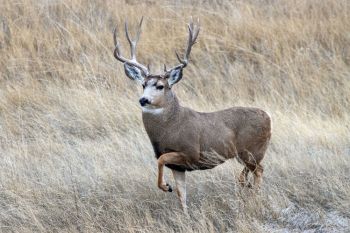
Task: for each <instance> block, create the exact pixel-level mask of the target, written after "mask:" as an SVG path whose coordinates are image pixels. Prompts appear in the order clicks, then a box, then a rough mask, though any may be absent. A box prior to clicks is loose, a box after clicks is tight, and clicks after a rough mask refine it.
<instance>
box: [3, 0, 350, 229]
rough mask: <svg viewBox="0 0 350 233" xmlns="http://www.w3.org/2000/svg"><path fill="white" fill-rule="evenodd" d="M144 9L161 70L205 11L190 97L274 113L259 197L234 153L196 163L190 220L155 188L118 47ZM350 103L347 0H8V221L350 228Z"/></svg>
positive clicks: (154, 64)
mask: <svg viewBox="0 0 350 233" xmlns="http://www.w3.org/2000/svg"><path fill="white" fill-rule="evenodd" d="M142 15H143V16H144V17H145V21H144V25H143V33H142V35H141V40H140V43H139V46H138V60H139V61H140V62H142V63H146V64H147V63H150V64H151V68H152V71H153V72H157V71H160V70H161V67H162V64H163V63H166V64H168V65H169V66H172V65H175V64H176V63H177V60H176V57H175V54H174V50H175V49H176V50H178V51H181V52H182V51H183V48H184V45H185V43H186V39H187V30H186V23H187V22H188V20H189V18H190V16H193V17H195V18H197V17H198V18H200V22H201V32H200V35H199V38H198V43H197V44H196V45H195V46H194V48H193V51H192V54H191V63H190V65H189V66H188V67H187V68H186V69H185V71H184V78H183V79H182V81H181V82H180V83H178V84H177V85H176V87H174V90H175V92H176V93H177V95H178V97H179V99H180V101H181V104H182V105H184V106H188V107H191V108H194V109H196V110H198V111H215V110H219V109H223V108H227V107H231V106H256V107H260V108H262V109H264V110H266V111H268V112H270V114H271V116H272V120H273V133H272V139H271V143H270V146H269V149H268V151H267V154H266V157H265V159H264V161H263V165H264V167H265V173H264V177H263V183H262V187H261V190H260V191H259V192H258V193H256V192H254V191H252V190H249V189H242V188H241V187H240V186H239V184H238V182H237V177H238V175H239V173H240V171H241V170H242V166H241V165H240V164H239V163H237V161H235V160H232V161H227V162H226V163H225V164H223V165H220V166H218V167H216V168H215V169H212V170H206V171H195V172H191V173H189V174H188V179H187V187H188V202H189V216H186V215H184V214H183V213H182V211H181V209H180V205H179V202H178V199H177V197H176V194H175V193H163V192H162V191H160V190H159V189H158V188H157V186H156V172H157V169H156V160H155V158H154V154H153V150H152V146H151V144H150V142H149V139H148V138H147V135H146V132H145V130H144V128H143V125H142V120H141V109H140V107H139V104H138V98H139V96H140V95H141V92H142V88H141V87H140V86H138V85H137V84H136V83H135V82H132V81H131V80H129V79H128V78H127V77H126V76H125V75H124V71H123V67H122V65H121V64H120V63H119V62H118V61H117V60H115V58H114V57H113V54H112V52H113V40H112V31H113V28H114V26H115V25H116V24H118V25H119V26H120V28H119V32H120V34H121V35H123V33H122V31H123V27H122V25H123V22H124V20H125V19H126V18H128V21H129V22H130V24H131V25H130V26H131V27H132V26H135V25H136V23H137V22H138V21H139V19H140V18H141V16H142ZM121 38H122V40H123V44H122V46H123V49H124V50H123V53H124V54H127V52H128V51H129V49H128V47H127V44H126V42H125V41H126V40H125V38H124V36H121ZM349 109H350V1H348V0H337V1H335V0H322V1H320V0H292V1H290V0H279V1H277V0H246V1H244V0H237V1H224V0H215V1H204V0H191V1H190V0H185V1H171V0H168V1H155V0H147V1H141V0H125V1H107V0H105V1H93V0H87V1H83V0H71V1H68V0H62V1H56V0H38V1H34V0H27V1H25V0H15V1H10V0H1V1H0V232H350V211H349V210H350V178H349V176H350V111H349ZM166 177H167V178H168V180H169V181H170V183H171V184H173V181H172V177H171V173H170V172H169V170H167V172H166Z"/></svg>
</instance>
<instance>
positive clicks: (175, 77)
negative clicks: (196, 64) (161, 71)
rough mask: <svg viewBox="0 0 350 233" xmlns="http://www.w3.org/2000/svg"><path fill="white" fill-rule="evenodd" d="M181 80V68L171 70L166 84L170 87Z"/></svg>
mask: <svg viewBox="0 0 350 233" xmlns="http://www.w3.org/2000/svg"><path fill="white" fill-rule="evenodd" d="M181 79H182V67H179V68H176V69H173V70H171V71H170V74H169V77H168V84H169V86H170V87H171V86H172V85H174V84H175V83H177V82H178V81H180V80H181Z"/></svg>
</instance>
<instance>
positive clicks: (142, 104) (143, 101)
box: [139, 97, 150, 106]
mask: <svg viewBox="0 0 350 233" xmlns="http://www.w3.org/2000/svg"><path fill="white" fill-rule="evenodd" d="M139 102H140V104H141V106H145V105H146V104H149V103H150V102H149V101H148V99H146V98H145V97H142V98H141V99H140V100H139Z"/></svg>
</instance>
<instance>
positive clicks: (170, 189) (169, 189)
mask: <svg viewBox="0 0 350 233" xmlns="http://www.w3.org/2000/svg"><path fill="white" fill-rule="evenodd" d="M166 186H167V187H168V192H172V191H173V189H172V188H171V186H170V185H169V184H166Z"/></svg>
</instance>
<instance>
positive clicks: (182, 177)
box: [171, 170, 187, 213]
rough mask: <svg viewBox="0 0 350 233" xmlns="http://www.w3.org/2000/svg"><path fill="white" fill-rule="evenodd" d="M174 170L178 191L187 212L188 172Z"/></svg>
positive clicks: (183, 207) (182, 205)
mask: <svg viewBox="0 0 350 233" xmlns="http://www.w3.org/2000/svg"><path fill="white" fill-rule="evenodd" d="M171 171H172V172H173V176H174V180H175V183H176V193H177V196H178V197H179V199H180V202H181V207H182V210H183V211H184V212H185V213H187V204H186V173H185V172H180V171H175V170H171Z"/></svg>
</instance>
